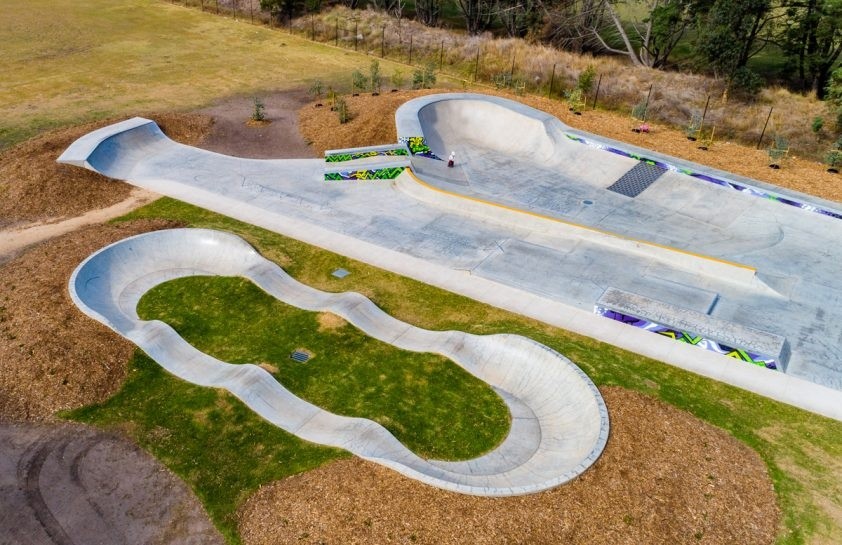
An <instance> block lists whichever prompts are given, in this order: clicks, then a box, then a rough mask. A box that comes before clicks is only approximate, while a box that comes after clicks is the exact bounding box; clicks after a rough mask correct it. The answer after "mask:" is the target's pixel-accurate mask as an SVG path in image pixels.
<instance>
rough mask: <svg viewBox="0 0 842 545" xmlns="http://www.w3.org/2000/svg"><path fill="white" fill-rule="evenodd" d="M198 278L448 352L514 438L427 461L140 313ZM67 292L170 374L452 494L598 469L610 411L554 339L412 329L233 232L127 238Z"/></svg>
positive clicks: (525, 485)
mask: <svg viewBox="0 0 842 545" xmlns="http://www.w3.org/2000/svg"><path fill="white" fill-rule="evenodd" d="M194 275H225V276H242V277H245V278H248V279H249V280H251V281H252V282H254V283H255V284H256V285H258V286H259V287H260V288H262V289H264V290H265V291H266V292H268V293H269V294H271V295H272V296H274V297H276V298H277V299H279V300H281V301H283V302H285V303H287V304H290V305H294V306H296V307H299V308H302V309H305V310H311V311H324V312H332V313H334V314H337V315H339V316H341V317H342V318H344V319H345V320H347V321H348V322H350V323H352V324H354V325H355V326H356V327H358V328H359V329H361V330H362V331H364V332H365V333H366V334H368V335H370V336H372V337H374V338H376V339H379V340H381V341H384V342H388V343H390V344H392V345H394V346H396V347H398V348H401V349H405V350H411V351H416V352H435V353H438V354H441V355H443V356H445V357H447V358H449V359H450V360H452V361H453V362H454V363H456V364H457V365H459V366H461V367H462V368H464V369H465V370H466V371H468V372H469V373H471V374H473V375H475V376H477V377H478V378H480V379H481V380H483V381H485V382H486V383H488V384H489V385H491V386H492V387H493V388H494V390H495V391H496V392H497V393H498V394H499V395H500V396H501V397H502V398H503V400H504V401H505V403H506V404H507V405H508V407H509V411H510V413H511V417H512V420H511V429H510V431H509V434H508V436H507V437H506V439H505V440H504V441H503V442H502V443H501V444H500V445H499V446H498V447H497V448H496V449H494V450H493V451H491V452H489V453H487V454H485V455H483V456H481V457H479V458H476V459H473V460H468V461H461V462H445V461H437V460H425V459H422V458H420V457H419V456H417V455H415V454H413V453H412V452H411V451H409V450H408V449H407V448H406V447H404V446H403V445H402V444H401V443H400V442H399V441H398V440H397V439H396V438H395V437H394V436H392V435H391V434H390V433H389V432H388V431H387V430H386V429H385V428H383V427H382V426H380V425H379V424H377V423H375V422H373V421H371V420H368V419H363V418H350V417H346V416H340V415H336V414H332V413H329V412H327V411H325V410H323V409H321V408H319V407H317V406H315V405H312V404H311V403H308V402H306V401H304V400H302V399H300V398H298V397H296V396H295V395H293V394H292V393H291V392H290V391H288V390H286V389H285V388H284V387H283V386H281V385H280V384H279V383H278V382H277V381H276V380H275V379H274V378H273V377H272V375H270V374H269V373H268V372H266V371H264V370H263V369H262V368H260V367H258V366H256V365H250V364H246V365H234V364H230V363H226V362H223V361H220V360H217V359H215V358H213V357H211V356H209V355H207V354H204V353H203V352H200V351H199V350H197V349H196V348H194V347H193V346H191V345H190V344H188V343H187V342H186V341H185V340H184V339H183V338H181V336H179V334H178V333H177V332H176V331H175V330H173V329H172V328H171V327H170V326H168V325H167V324H165V323H163V322H160V321H144V320H141V319H140V318H139V317H138V315H137V311H136V308H137V303H138V301H139V300H140V298H141V297H142V296H143V294H145V293H146V292H147V291H149V290H150V289H152V288H153V287H155V286H156V285H158V284H161V283H162V282H165V281H167V280H171V279H174V278H180V277H186V276H194ZM69 289H70V295H71V297H72V299H73V301H74V302H75V303H76V305H77V306H78V307H79V308H80V309H81V310H82V311H83V312H85V313H86V314H87V315H88V316H91V317H92V318H94V319H96V320H98V321H100V322H102V323H103V324H105V325H107V326H108V327H110V328H111V329H113V330H114V331H116V332H117V333H119V334H120V335H122V336H124V337H126V338H127V339H129V340H131V341H132V342H134V343H135V344H137V345H138V346H139V347H140V348H141V349H143V350H144V351H145V352H146V353H147V354H148V355H149V356H150V357H152V358H153V359H155V360H156V361H157V362H158V363H159V364H160V365H161V366H162V367H164V368H165V369H166V370H168V371H169V372H171V373H173V374H174V375H176V376H178V377H180V378H182V379H184V380H187V381H189V382H192V383H194V384H198V385H201V386H209V387H215V388H225V389H227V390H228V391H230V392H231V393H232V394H234V395H235V396H237V397H238V398H239V399H241V400H242V401H243V402H244V403H245V404H246V405H248V406H249V407H250V408H251V409H252V410H254V411H255V412H256V413H257V414H259V415H260V416H261V417H263V418H265V419H266V420H268V421H269V422H271V423H272V424H274V425H276V426H278V427H280V428H282V429H284V430H286V431H288V432H290V433H293V434H295V435H297V436H298V437H301V438H302V439H305V440H308V441H313V442H315V443H320V444H324V445H329V446H334V447H339V448H342V449H345V450H348V451H350V452H352V453H354V454H356V455H357V456H360V457H361V458H364V459H367V460H371V461H373V462H377V463H379V464H382V465H385V466H387V467H390V468H392V469H394V470H396V471H398V472H400V473H402V474H404V475H406V476H408V477H412V478H414V479H418V480H420V481H422V482H425V483H428V484H430V485H433V486H437V487H440V488H444V489H447V490H451V491H454V492H461V493H466V494H474V495H482V496H509V495H517V494H527V493H532V492H538V491H541V490H546V489H548V488H552V487H555V486H557V485H560V484H562V483H564V482H566V481H569V480H571V479H573V478H575V477H576V476H577V475H579V474H580V473H582V472H583V471H585V470H586V469H587V468H588V467H589V466H590V465H591V464H593V463H594V462H595V461H596V459H597V458H598V457H599V455H600V454H601V452H602V450H603V448H604V447H605V443H606V441H607V439H608V428H609V423H608V414H607V411H606V408H605V404H604V402H603V400H602V397H601V395H600V393H599V391H598V390H597V388H596V387H595V386H594V384H593V383H592V382H591V381H590V379H589V378H588V377H587V376H586V375H585V374H584V373H583V372H582V371H581V370H580V369H579V368H578V367H577V366H576V365H574V364H573V363H571V362H570V361H569V360H568V359H567V358H565V357H564V356H562V355H560V354H558V353H557V352H555V351H553V350H551V349H549V348H547V347H546V346H544V345H541V344H539V343H537V342H535V341H532V340H530V339H527V338H524V337H520V336H517V335H488V336H477V335H471V334H467V333H463V332H459V331H441V332H439V331H428V330H425V329H420V328H417V327H414V326H412V325H410V324H407V323H405V322H402V321H399V320H397V319H395V318H393V317H391V316H389V315H388V314H386V313H385V312H383V311H382V310H380V309H379V308H378V307H377V306H375V305H374V303H372V302H371V301H370V300H369V299H367V298H366V297H364V296H363V295H360V294H358V293H352V292H346V293H326V292H323V291H319V290H317V289H314V288H311V287H308V286H306V285H304V284H301V283H299V282H298V281H296V280H295V279H293V278H292V277H290V276H289V275H287V274H286V273H285V272H284V271H283V270H282V269H281V268H280V267H279V266H277V265H276V264H274V263H272V262H270V261H268V260H267V259H265V258H263V257H262V256H261V255H259V254H258V253H257V252H256V251H255V250H254V249H253V248H252V247H251V246H249V245H248V243H246V242H245V241H244V240H243V239H241V238H240V237H238V236H236V235H232V234H229V233H224V232H220V231H213V230H206V229H172V230H166V231H158V232H153V233H147V234H143V235H138V236H135V237H130V238H127V239H124V240H122V241H119V242H117V243H115V244H112V245H110V246H107V247H105V248H103V249H101V250H99V251H97V252H96V253H94V254H93V255H91V256H90V257H88V258H87V259H86V260H85V261H84V262H82V264H80V265H79V267H78V268H77V269H76V270H75V271H74V273H73V275H72V277H71V279H70V285H69Z"/></svg>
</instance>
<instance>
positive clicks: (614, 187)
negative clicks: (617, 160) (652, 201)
mask: <svg viewBox="0 0 842 545" xmlns="http://www.w3.org/2000/svg"><path fill="white" fill-rule="evenodd" d="M664 172H666V171H665V170H664V169H663V168H661V167H659V166H656V165H650V164H649V163H646V162H644V161H641V162H639V163H638V164H636V165H634V166H633V167H632V168H631V170H629V171H628V172H626V173H625V174H623V175H622V176H621V177H620V179H619V180H617V181H616V182H614V183H613V184H611V185H610V186H609V187H608V190H609V191H613V192H614V193H619V194H621V195H625V196H626V197H632V198H634V197H637V196H638V195H640V194H641V193H643V192H644V191H646V188H647V187H649V186H650V185H652V184H653V183H655V180H657V179H658V178H660V177H661V175H662V174H663V173H664Z"/></svg>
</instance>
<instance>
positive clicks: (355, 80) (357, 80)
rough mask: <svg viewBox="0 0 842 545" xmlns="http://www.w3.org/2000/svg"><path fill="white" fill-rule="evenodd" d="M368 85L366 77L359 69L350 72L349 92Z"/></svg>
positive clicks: (360, 89)
mask: <svg viewBox="0 0 842 545" xmlns="http://www.w3.org/2000/svg"><path fill="white" fill-rule="evenodd" d="M366 87H368V78H367V77H366V76H365V74H363V73H362V72H360V71H359V70H354V71H353V72H352V73H351V92H352V93H357V92H359V91H362V90H363V89H365V88H366Z"/></svg>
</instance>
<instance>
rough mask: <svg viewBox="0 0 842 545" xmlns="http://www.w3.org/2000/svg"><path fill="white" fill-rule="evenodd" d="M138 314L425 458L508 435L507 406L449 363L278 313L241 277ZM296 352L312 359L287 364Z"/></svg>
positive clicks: (149, 300)
mask: <svg viewBox="0 0 842 545" xmlns="http://www.w3.org/2000/svg"><path fill="white" fill-rule="evenodd" d="M138 314H139V315H140V317H141V318H142V319H144V320H155V319H157V320H161V321H164V322H166V323H168V324H170V325H171V326H172V327H173V328H174V329H175V330H176V331H178V332H179V334H181V336H182V337H183V338H184V339H186V340H187V341H188V342H189V343H190V344H192V345H193V346H195V347H196V348H198V349H199V350H201V351H203V352H205V353H207V354H210V355H212V356H214V357H216V358H218V359H221V360H222V361H227V362H231V363H265V364H269V365H271V366H274V367H275V368H276V369H277V371H275V370H274V369H273V370H271V372H272V373H273V374H274V376H275V377H276V378H277V379H278V381H279V382H281V383H282V384H283V385H284V386H285V387H287V388H288V389H289V390H291V391H292V392H293V393H294V394H296V395H297V396H299V397H301V398H302V399H305V400H307V401H310V402H311V403H314V404H315V405H318V406H320V407H323V408H325V409H327V410H329V411H331V412H334V413H337V414H342V415H345V416H357V417H362V418H369V419H371V420H374V421H375V422H379V423H380V424H382V425H383V426H384V427H386V429H388V430H389V431H390V432H392V434H393V435H395V436H396V437H397V438H398V439H399V440H400V441H401V442H402V443H404V444H405V445H406V446H407V447H409V448H410V450H412V451H414V452H416V453H417V454H420V455H421V456H424V457H428V458H436V459H470V458H475V457H477V456H480V455H482V454H484V453H485V452H487V451H489V450H491V449H492V448H494V447H495V446H496V445H497V444H498V443H500V442H501V441H502V440H503V439H504V438H505V436H506V433H507V432H508V429H509V414H508V409H507V408H506V406H505V404H504V403H503V400H502V399H501V398H500V397H499V396H498V395H497V394H496V393H495V392H494V390H492V389H491V388H490V387H488V386H487V385H486V384H485V383H483V382H482V381H480V380H478V379H477V378H475V377H473V376H472V375H470V374H468V373H467V372H466V371H464V370H462V368H461V367H458V366H457V365H455V364H454V363H452V362H450V361H448V360H447V359H445V358H443V357H441V356H437V355H434V354H421V353H413V352H407V351H403V350H399V349H397V348H395V347H394V346H392V345H390V344H387V343H384V342H381V341H378V340H376V339H374V338H372V337H369V336H367V335H365V334H364V333H362V332H361V331H360V330H358V329H356V328H355V327H353V326H351V325H349V324H347V323H346V322H344V321H340V322H330V321H329V320H324V321H323V322H321V323H320V322H319V315H317V313H314V312H308V311H305V310H301V309H298V308H295V307H292V306H290V305H287V304H284V303H282V302H280V301H278V300H276V299H274V298H273V297H272V296H270V295H269V294H267V293H266V292H264V291H262V290H261V289H260V288H258V287H257V286H255V285H254V284H252V283H251V282H249V281H248V280H246V279H243V278H230V277H226V278H223V277H190V278H182V279H178V280H172V281H170V282H166V283H165V284H162V285H160V286H158V287H156V288H154V289H153V290H151V291H150V292H148V293H147V294H146V295H144V297H143V298H142V299H141V301H140V304H139V306H138ZM322 317H323V318H324V317H328V318H330V317H331V316H330V315H322ZM296 349H304V350H307V351H308V352H310V353H311V354H313V358H312V359H310V361H309V362H307V363H298V362H295V361H293V360H292V359H290V353H291V352H292V351H293V350H296Z"/></svg>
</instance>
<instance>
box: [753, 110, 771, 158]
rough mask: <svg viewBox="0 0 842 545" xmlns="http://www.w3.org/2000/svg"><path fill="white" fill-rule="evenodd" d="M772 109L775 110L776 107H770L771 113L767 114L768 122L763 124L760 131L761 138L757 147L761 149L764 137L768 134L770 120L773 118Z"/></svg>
mask: <svg viewBox="0 0 842 545" xmlns="http://www.w3.org/2000/svg"><path fill="white" fill-rule="evenodd" d="M772 110H774V108H769V115H767V116H766V123H764V124H763V130H762V131H760V139H759V140H758V141H757V149H760V144H762V143H763V137H764V136H766V127H768V126H769V120H770V119H771V118H772Z"/></svg>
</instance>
